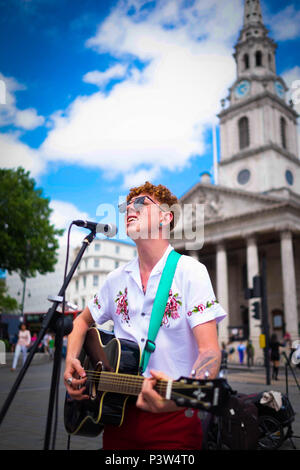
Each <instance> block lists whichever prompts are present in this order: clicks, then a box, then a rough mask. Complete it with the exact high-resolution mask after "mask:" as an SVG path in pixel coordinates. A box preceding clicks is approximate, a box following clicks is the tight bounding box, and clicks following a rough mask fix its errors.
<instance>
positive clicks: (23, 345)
mask: <svg viewBox="0 0 300 470" xmlns="http://www.w3.org/2000/svg"><path fill="white" fill-rule="evenodd" d="M30 342H31V334H30V331H29V330H27V328H26V325H25V323H21V325H20V331H19V335H18V341H17V344H16V349H15V353H14V359H13V363H12V368H11V371H15V370H16V367H17V363H18V359H19V356H20V353H21V352H22V355H23V365H24V363H25V361H26V357H27V348H28V346H30Z"/></svg>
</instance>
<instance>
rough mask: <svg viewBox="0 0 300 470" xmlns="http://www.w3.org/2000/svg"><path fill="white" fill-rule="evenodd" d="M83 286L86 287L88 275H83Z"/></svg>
mask: <svg viewBox="0 0 300 470" xmlns="http://www.w3.org/2000/svg"><path fill="white" fill-rule="evenodd" d="M82 279H83V287H86V276H83V278H82Z"/></svg>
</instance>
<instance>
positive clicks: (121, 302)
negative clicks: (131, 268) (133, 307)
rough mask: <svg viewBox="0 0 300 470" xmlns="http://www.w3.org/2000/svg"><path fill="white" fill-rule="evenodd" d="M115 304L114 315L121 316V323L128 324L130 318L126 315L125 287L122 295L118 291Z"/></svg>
mask: <svg viewBox="0 0 300 470" xmlns="http://www.w3.org/2000/svg"><path fill="white" fill-rule="evenodd" d="M115 302H116V303H117V310H116V315H120V314H122V321H124V322H126V323H129V320H130V317H129V313H128V299H127V287H125V290H124V294H123V292H121V291H119V294H118V295H117V298H116V299H115Z"/></svg>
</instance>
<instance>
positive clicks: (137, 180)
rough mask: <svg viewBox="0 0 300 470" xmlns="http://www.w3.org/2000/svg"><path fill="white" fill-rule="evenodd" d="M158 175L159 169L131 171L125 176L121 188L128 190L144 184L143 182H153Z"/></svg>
mask: <svg viewBox="0 0 300 470" xmlns="http://www.w3.org/2000/svg"><path fill="white" fill-rule="evenodd" d="M159 173H160V171H159V168H151V169H150V170H147V169H141V170H137V171H134V170H133V171H131V172H129V173H126V174H125V176H124V182H123V188H124V189H126V190H128V189H129V188H131V187H134V186H139V185H140V184H143V183H145V181H153V180H154V179H155V178H157V177H158V176H159Z"/></svg>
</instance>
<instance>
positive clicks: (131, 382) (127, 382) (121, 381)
mask: <svg viewBox="0 0 300 470" xmlns="http://www.w3.org/2000/svg"><path fill="white" fill-rule="evenodd" d="M86 372H87V377H88V378H90V379H92V380H95V381H97V380H98V382H99V384H101V385H111V386H114V385H115V386H116V385H123V386H136V387H137V386H141V385H142V382H143V381H144V377H141V376H131V375H129V374H128V375H127V374H123V375H121V374H117V373H112V372H106V374H105V372H103V371H102V372H95V371H86ZM167 385H168V381H166V380H163V379H158V381H157V384H156V387H160V388H166V387H167ZM182 386H184V387H185V388H186V389H193V388H195V384H182V383H180V382H177V381H173V384H172V388H178V389H181V388H182ZM200 387H201V388H202V389H205V388H211V386H209V385H200ZM198 388H199V385H198Z"/></svg>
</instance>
